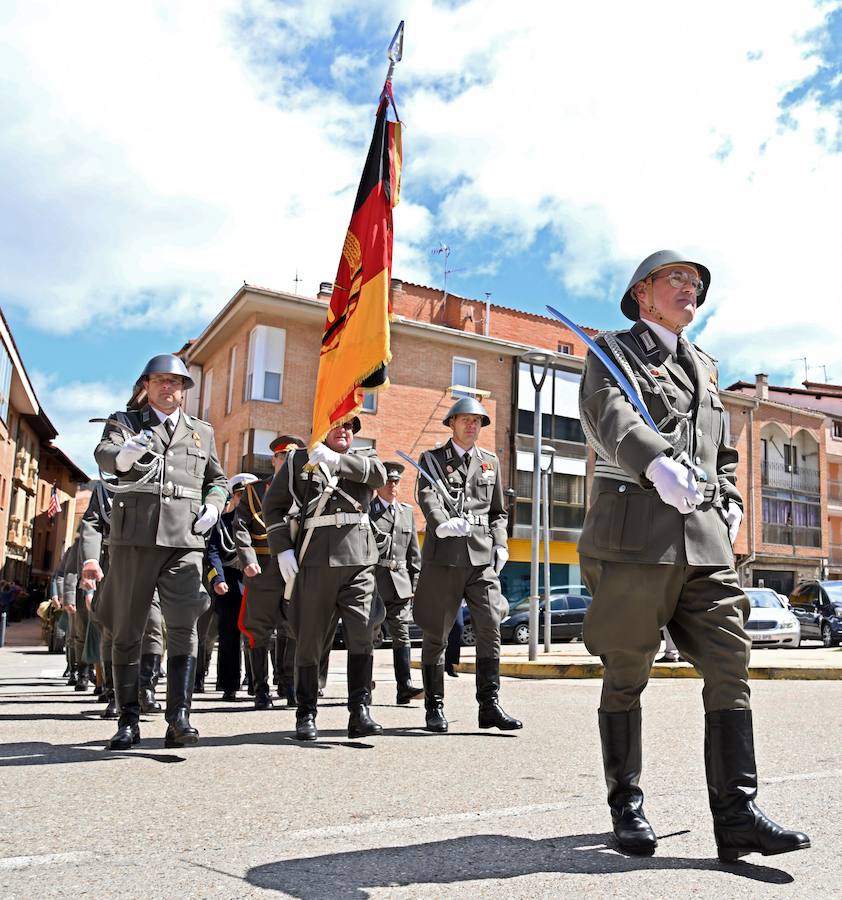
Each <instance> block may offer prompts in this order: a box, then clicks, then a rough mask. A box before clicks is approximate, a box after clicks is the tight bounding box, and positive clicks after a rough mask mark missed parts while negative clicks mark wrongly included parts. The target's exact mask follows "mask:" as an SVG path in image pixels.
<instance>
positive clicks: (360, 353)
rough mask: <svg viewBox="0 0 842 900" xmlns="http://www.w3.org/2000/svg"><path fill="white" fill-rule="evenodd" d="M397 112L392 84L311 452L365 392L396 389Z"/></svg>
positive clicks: (326, 345)
mask: <svg viewBox="0 0 842 900" xmlns="http://www.w3.org/2000/svg"><path fill="white" fill-rule="evenodd" d="M390 107H391V108H392V109H393V110H394V111H395V118H396V119H397V118H398V117H397V109H396V108H395V100H394V96H393V95H392V85H391V82H390V81H387V82H386V84H385V86H384V88H383V93H382V94H381V95H380V104H379V106H378V108H377V120H376V122H375V126H374V136H373V137H372V139H371V146H370V147H369V149H368V157H367V158H366V161H365V168H364V169H363V174H362V179H361V180H360V186H359V190H358V191H357V199H356V202H355V203H354V213H353V215H352V216H351V224H350V225H349V226H348V233H347V234H346V235H345V246H344V247H343V248H342V257H341V258H340V260H339V269H338V271H337V273H336V279H335V280H334V282H333V294H332V296H331V298H330V306H329V307H328V312H327V321H326V322H325V328H324V334H323V335H322V348H321V355H320V357H319V374H318V378H317V380H316V396H315V400H314V401H313V428H312V431H311V434H310V447H311V448H312V447H313V446H314V445H315V444H317V443H318V442H319V441H321V440H323V439H324V437H325V435H326V434H327V433H328V431H330V429H331V428H332V427H333V425H335V424H336V423H337V422H343V421H345V420H347V419H348V417H349V416H352V415H354V414H355V413H356V412H358V411H359V409H360V408H361V407H362V403H363V390H366V391H372V390H378V389H380V388H383V387H387V386H388V384H389V378H388V375H387V371H386V366H387V364H388V363H389V361H390V360H391V358H392V353H391V350H390V348H389V320H390V319H391V315H392V302H391V299H390V294H389V285H390V281H391V274H392V209H393V207H395V206H396V205H397V203H398V197H399V194H400V180H401V152H402V148H401V125H400V121H396V122H391V121H389V120H388V118H387V113H388V110H389V108H390Z"/></svg>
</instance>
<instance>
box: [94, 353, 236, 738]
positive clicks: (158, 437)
mask: <svg viewBox="0 0 842 900" xmlns="http://www.w3.org/2000/svg"><path fill="white" fill-rule="evenodd" d="M141 381H142V384H143V387H144V389H145V390H146V395H147V398H148V399H147V403H146V404H145V405H144V406H143V407H142V408H141V409H139V410H131V411H127V412H117V413H114V414H113V415H112V417H111V418H112V420H116V421H119V422H120V423H121V425H120V426H117V425H114V424H111V423H110V422H109V424H107V425H106V426H105V430H104V432H103V436H102V440H101V441H100V443H99V445H98V446H97V448H96V450H95V452H94V455H95V457H96V461H97V463H98V464H99V466H100V468H101V469H102V470H103V471H105V472H108V473H109V474H112V475H116V476H117V477H118V479H119V483H118V484H117V487H116V490H115V496H114V506H113V509H112V517H111V547H110V552H111V560H110V565H111V570H110V572H109V576H108V580H109V583H111V584H113V585H114V589H113V590H112V589H109V590H106V593H105V596H104V597H103V598H102V599H103V601H104V602H103V603H102V604H101V606H100V608H99V610H98V614H99V615H100V617H101V619H102V620H103V622H104V623H105V625H106V626H107V627H109V628H110V629H111V631H112V632H113V648H112V654H113V657H112V668H113V670H114V688H115V692H116V694H117V700H118V702H119V705H120V720H119V723H118V726H119V727H118V729H117V733H116V734H115V735H114V737H113V738H112V739H111V742H110V745H109V746H110V748H111V749H112V750H126V749H129V748H130V747H132V745H134V744H136V743H137V742H138V741H139V740H140V728H139V725H138V721H139V718H140V707H139V704H138V700H137V693H138V679H139V675H140V655H141V641H142V638H143V630H144V626H145V624H146V619H147V616H148V615H149V609H150V607H151V605H152V598H153V594H154V591H155V589H156V588H157V590H158V596H159V598H160V601H161V611H162V612H163V616H164V622H165V623H166V626H167V646H168V658H167V706H166V713H165V715H166V720H167V723H168V727H167V733H166V736H165V739H164V746H166V747H184V746H188V745H191V744H195V743H196V742H197V741H198V738H199V733H198V731H197V730H196V729H195V728H194V727H193V726H192V725H191V724H190V718H189V714H190V704H191V699H192V690H193V683H194V680H195V675H196V653H197V649H198V640H197V636H196V621H197V619H198V618H199V616H200V615H201V614H202V612H204V610H205V608H206V607H207V604H208V603H209V598H208V595H207V594H206V593H205V591H204V589H203V587H202V559H203V551H204V546H205V536H206V535H207V533H208V532H209V531H210V530H211V528H213V526H214V525H215V524H216V521H217V519H218V518H219V513H220V511H221V510H222V508H223V507H224V506H225V504H226V502H227V500H228V487H227V479H226V478H225V474H224V473H223V471H222V467H221V466H220V464H219V459H218V458H217V455H216V447H215V443H214V437H213V428H212V427H211V426H210V425H209V424H208V423H207V422H202V421H201V420H199V419H195V418H193V417H191V416H187V415H186V414H185V413H184V412H182V410H181V409H180V406H181V402H182V399H183V396H184V390H185V389H189V388H191V387H193V380H192V379H191V378H190V375H189V373H188V371H187V368H186V366H185V365H184V363H183V362H182V360H181V359H179V358H178V357H177V356H172V355H170V354H162V355H160V356H155V357H153V358H152V359H151V360H149V362H148V363H147V364H146V367H145V368H144V370H143V373H142V374H141ZM122 423H125V425H122ZM117 597H119V600H118V601H116V602H115V598H117Z"/></svg>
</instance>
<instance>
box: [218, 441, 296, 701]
mask: <svg viewBox="0 0 842 900" xmlns="http://www.w3.org/2000/svg"><path fill="white" fill-rule="evenodd" d="M302 447H304V441H302V440H301V438H297V437H292V436H290V435H288V434H279V435H278V436H277V437H276V438H275V439H274V440H273V441H272V442H271V443H270V444H269V449H270V450H271V451H272V470H273V475H272V477H270V478H265V479H264V480H263V481H258V482H256V483H255V484H248V485H246V488H245V494H244V497H243V500H242V502H241V503H240V505H239V506H238V507H237V512H236V513H235V515H234V524H233V532H234V541H235V543H236V545H237V556H238V557H239V561H240V566H241V568H242V570H243V575H244V576H245V591H244V592H243V600H242V606H241V607H240V630H241V631H242V632H243V634H244V635H245V636H246V639H247V640H248V644H249V657H250V660H251V671H252V678H253V680H254V708H255V709H271V707H272V697H271V692H270V689H269V648H270V647H271V645H272V635H273V633H274V631H275V629H277V630H278V633H279V634H282V635H283V638H284V640H283V641H282V642H281V643H283V644H284V645H286V644H287V642H289V641H292V647H290V648H289V651H290V652H289V656H290V659H291V660H294V658H295V657H294V653H295V639H294V637H293V635H292V631H291V629H290V626H289V623H288V622H287V620H286V616H285V615H284V609H283V597H284V581H283V579H282V578H281V572H280V570H279V569H278V561H277V559H276V558H275V556H274V555H273V553H272V551H271V550H270V549H269V540H268V538H267V536H266V522H265V520H264V515H263V500H264V498H265V496H266V492H267V491H268V490H269V485H270V484H271V483H272V478H273V477H274V475H275V474H276V473H277V472H279V471H280V469H281V466H283V464H284V460H285V459H286V456H287V453H288V452H289V451H290V450H294V449H300V448H302ZM286 649H287V647H286V646H285V647H284V650H285V651H286ZM277 656H282V658H283V657H285V656H286V652H285V653H284V654H281V653H280V652H279V653H278V654H277ZM277 664H278V660H277V657H276V665H277ZM281 665H282V666H283V662H281ZM283 685H284V694H285V695H286V697H287V702H289V698H290V695H291V694H292V692H293V690H294V674H293V673H292V672H285V673H284V676H283Z"/></svg>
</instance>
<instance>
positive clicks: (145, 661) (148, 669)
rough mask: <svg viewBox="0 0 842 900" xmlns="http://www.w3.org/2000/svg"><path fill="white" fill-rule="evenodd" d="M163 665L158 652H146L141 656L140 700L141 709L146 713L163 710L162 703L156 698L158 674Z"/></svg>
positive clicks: (150, 713)
mask: <svg viewBox="0 0 842 900" xmlns="http://www.w3.org/2000/svg"><path fill="white" fill-rule="evenodd" d="M160 665H161V657H160V655H159V654H157V653H144V654H143V655H142V656H141V657H140V691H139V692H138V700H139V702H140V711H141V712H142V713H144V714H145V715H152V714H153V713H159V712H162V709H161V704H160V703H159V702H158V701H157V700H156V699H155V684H156V682H157V678H156V674H157V672H158V669H159V667H160Z"/></svg>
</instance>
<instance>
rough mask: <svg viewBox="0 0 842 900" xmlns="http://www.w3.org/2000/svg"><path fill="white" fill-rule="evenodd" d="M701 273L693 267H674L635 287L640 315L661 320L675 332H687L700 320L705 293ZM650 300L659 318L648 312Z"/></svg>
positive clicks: (657, 273) (659, 272)
mask: <svg viewBox="0 0 842 900" xmlns="http://www.w3.org/2000/svg"><path fill="white" fill-rule="evenodd" d="M703 287H704V285H703V284H702V281H701V278H700V277H699V273H698V272H697V271H696V270H695V269H694V268H693V267H692V266H684V265H670V266H666V267H665V268H663V269H660V270H659V271H657V272H654V273H653V274H652V275H650V276H649V278H647V279H646V281H641V282H638V284H637V285H636V286H635V296H636V297H637V300H638V303H640V314H641V316H642V317H643V318H645V319H650V318H654V319H656V320H658V318H660V319H661V320H662V321H663V324H664V325H666V326H667V327H669V328H672V329H673V330H676V329H680V328H685V327H686V326H687V325H689V324H690V323H691V322H692V321H693V319H694V318H695V317H696V304H697V301H698V295H699V293H700V292H701V291H702V289H703ZM647 297H648V298H650V300H651V304H652V307H653V308H654V312H655V315H653V314H651V311H647V310H646V309H645V304H646V302H647Z"/></svg>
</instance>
